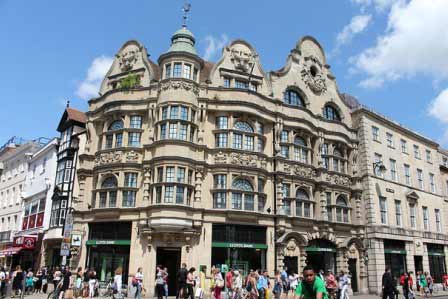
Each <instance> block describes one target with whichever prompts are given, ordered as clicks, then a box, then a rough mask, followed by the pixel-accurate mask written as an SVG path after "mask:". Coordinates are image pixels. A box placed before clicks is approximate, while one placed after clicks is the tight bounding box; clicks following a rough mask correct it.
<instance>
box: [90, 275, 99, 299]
mask: <svg viewBox="0 0 448 299" xmlns="http://www.w3.org/2000/svg"><path fill="white" fill-rule="evenodd" d="M97 283H98V281H97V279H96V274H95V271H93V270H90V271H89V298H90V299H92V298H93V297H94V296H95V288H96V285H97Z"/></svg>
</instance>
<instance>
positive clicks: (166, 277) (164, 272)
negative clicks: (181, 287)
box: [163, 267, 168, 299]
mask: <svg viewBox="0 0 448 299" xmlns="http://www.w3.org/2000/svg"><path fill="white" fill-rule="evenodd" d="M163 282H164V283H163V290H164V291H165V299H168V268H167V267H165V268H163Z"/></svg>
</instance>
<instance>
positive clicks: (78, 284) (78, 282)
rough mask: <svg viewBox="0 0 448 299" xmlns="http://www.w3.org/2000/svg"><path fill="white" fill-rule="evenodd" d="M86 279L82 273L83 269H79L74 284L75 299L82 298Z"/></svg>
mask: <svg viewBox="0 0 448 299" xmlns="http://www.w3.org/2000/svg"><path fill="white" fill-rule="evenodd" d="M83 279H84V272H83V271H82V267H79V268H78V270H77V271H76V277H75V281H74V284H73V297H74V298H80V297H82V289H83V284H82V281H83Z"/></svg>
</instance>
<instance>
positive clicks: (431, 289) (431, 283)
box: [426, 272, 434, 296]
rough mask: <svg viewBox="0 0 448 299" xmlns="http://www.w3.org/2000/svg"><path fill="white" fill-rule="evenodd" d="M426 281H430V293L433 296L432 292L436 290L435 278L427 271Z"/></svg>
mask: <svg viewBox="0 0 448 299" xmlns="http://www.w3.org/2000/svg"><path fill="white" fill-rule="evenodd" d="M426 282H427V283H428V292H429V295H431V296H432V293H433V291H434V279H433V278H432V276H431V274H429V273H428V272H426Z"/></svg>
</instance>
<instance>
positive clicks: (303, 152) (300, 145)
mask: <svg viewBox="0 0 448 299" xmlns="http://www.w3.org/2000/svg"><path fill="white" fill-rule="evenodd" d="M294 160H296V161H299V162H302V163H308V148H307V146H306V141H305V139H303V138H302V137H300V136H295V137H294Z"/></svg>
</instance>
